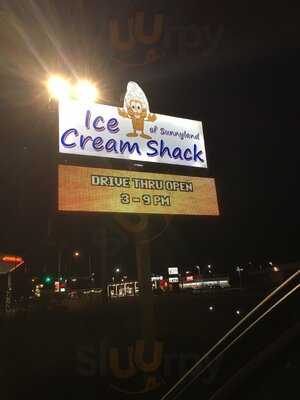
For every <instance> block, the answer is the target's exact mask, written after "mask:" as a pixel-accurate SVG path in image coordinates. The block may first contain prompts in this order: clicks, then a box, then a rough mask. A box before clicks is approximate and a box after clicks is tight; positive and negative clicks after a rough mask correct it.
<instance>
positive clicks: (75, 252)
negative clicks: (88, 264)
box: [73, 250, 80, 258]
mask: <svg viewBox="0 0 300 400" xmlns="http://www.w3.org/2000/svg"><path fill="white" fill-rule="evenodd" d="M73 255H74V257H76V258H77V257H79V256H80V253H79V251H78V250H76V251H74V253H73Z"/></svg>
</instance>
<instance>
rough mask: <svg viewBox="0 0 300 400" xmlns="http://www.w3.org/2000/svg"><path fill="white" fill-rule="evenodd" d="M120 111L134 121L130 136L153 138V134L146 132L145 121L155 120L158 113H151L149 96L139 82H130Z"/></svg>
mask: <svg viewBox="0 0 300 400" xmlns="http://www.w3.org/2000/svg"><path fill="white" fill-rule="evenodd" d="M118 112H119V115H120V116H121V117H123V118H129V119H131V121H132V129H133V132H130V133H128V134H127V136H128V137H137V136H140V137H141V138H144V139H151V136H150V135H147V134H145V132H144V126H145V121H150V122H154V121H155V120H156V115H155V114H151V113H150V110H149V104H148V100H147V97H146V95H145V93H144V92H143V90H142V89H141V88H140V87H139V85H138V84H137V83H135V82H129V83H128V85H127V91H126V94H125V98H124V106H123V108H118Z"/></svg>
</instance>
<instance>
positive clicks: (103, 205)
mask: <svg viewBox="0 0 300 400" xmlns="http://www.w3.org/2000/svg"><path fill="white" fill-rule="evenodd" d="M58 190H59V193H58V209H59V211H82V212H121V213H146V214H181V215H211V216H216V215H219V209H218V202H217V195H216V188H215V181H214V179H213V178H199V177H186V176H180V175H167V174H156V173H144V172H133V171H121V170H115V169H104V168H89V167H78V166H71V165H59V166H58Z"/></svg>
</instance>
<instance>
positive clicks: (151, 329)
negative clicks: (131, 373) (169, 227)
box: [135, 232, 155, 343]
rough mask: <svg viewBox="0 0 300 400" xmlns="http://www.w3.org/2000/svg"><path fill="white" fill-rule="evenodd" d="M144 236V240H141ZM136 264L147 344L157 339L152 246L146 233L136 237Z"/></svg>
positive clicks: (142, 325)
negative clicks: (152, 277)
mask: <svg viewBox="0 0 300 400" xmlns="http://www.w3.org/2000/svg"><path fill="white" fill-rule="evenodd" d="M141 236H142V239H141ZM135 241H136V263H137V273H138V281H139V286H140V291H139V298H140V306H141V330H142V336H143V338H144V339H145V341H147V342H149V343H150V342H153V341H154V338H155V325H154V302H153V300H154V299H153V292H152V283H151V262H150V245H149V242H148V240H147V239H146V233H145V232H144V233H143V235H141V234H139V235H138V236H137V235H136V237H135Z"/></svg>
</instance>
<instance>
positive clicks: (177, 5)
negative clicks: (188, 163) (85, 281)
mask: <svg viewBox="0 0 300 400" xmlns="http://www.w3.org/2000/svg"><path fill="white" fill-rule="evenodd" d="M225 3H226V4H225ZM1 4H2V7H1V9H2V10H3V12H2V13H1V15H0V18H1V24H0V34H1V61H0V85H1V92H0V109H1V121H2V124H1V139H0V140H1V146H0V167H1V169H0V171H1V172H0V177H1V200H0V218H1V234H0V235H1V236H0V250H3V251H10V252H19V253H20V254H23V255H24V256H25V258H26V257H27V260H28V261H29V262H30V263H31V264H32V265H33V268H34V269H35V270H39V269H42V268H44V267H45V264H46V265H47V267H48V268H50V269H51V268H54V266H55V263H56V261H55V257H56V256H55V254H56V251H55V245H57V244H59V245H60V246H62V247H64V248H65V249H66V250H65V251H66V254H69V253H70V252H71V250H72V249H74V248H75V247H76V248H81V249H83V250H82V251H83V253H85V254H87V253H88V252H91V253H92V254H93V257H94V258H95V259H96V260H98V258H99V251H100V250H99V249H98V248H97V246H96V245H97V243H98V241H97V240H95V235H97V233H95V232H96V231H97V232H98V231H99V229H100V228H101V227H102V226H104V225H105V226H106V227H107V228H106V229H107V237H108V245H109V251H108V252H109V260H108V264H109V266H110V265H116V264H120V263H121V264H123V265H124V269H127V270H128V271H133V270H134V268H133V265H134V246H133V240H132V238H131V236H130V235H128V234H127V233H125V232H123V231H122V229H120V228H119V227H118V226H117V223H116V222H115V219H114V218H113V217H112V216H105V217H102V216H91V215H87V216H67V215H65V216H58V215H57V213H56V210H55V207H56V190H57V188H56V162H57V160H58V157H57V154H56V147H55V141H56V139H57V128H58V126H57V120H56V117H57V116H56V114H55V113H54V112H50V110H49V107H48V99H47V94H46V91H45V89H44V85H43V83H44V81H45V80H46V79H47V76H48V74H49V73H51V72H59V73H64V74H66V75H67V76H70V77H71V78H72V79H75V78H76V77H82V76H83V77H90V78H91V79H93V80H94V81H96V82H97V83H98V86H99V89H100V90H101V94H102V101H104V102H107V103H109V104H113V105H119V104H120V98H121V95H122V93H123V91H124V89H125V87H126V84H127V82H128V81H129V80H135V81H137V82H138V83H139V84H140V85H141V86H142V87H143V88H144V90H145V92H146V93H147V96H148V98H149V100H150V106H151V109H152V110H153V111H154V112H158V113H161V114H169V115H174V116H182V117H187V118H193V119H199V120H201V121H203V124H204V134H205V140H206V149H207V154H208V163H209V171H208V174H209V175H210V176H213V177H215V178H216V182H217V190H218V197H219V203H220V209H221V217H219V218H195V217H174V218H172V219H171V220H170V221H169V220H168V221H167V226H166V221H165V220H164V219H163V218H162V217H155V216H154V217H151V218H150V220H149V231H150V234H151V235H153V236H155V237H156V239H155V240H153V241H152V242H151V249H152V262H153V266H152V269H153V270H155V271H159V270H164V269H165V268H166V267H167V266H169V265H187V266H188V265H190V264H194V263H197V264H198V263H200V264H201V263H204V262H208V261H210V262H215V263H218V264H220V266H221V267H220V268H222V267H223V268H225V267H226V266H230V265H232V264H233V263H235V262H240V261H241V262H246V261H247V260H250V259H251V260H253V259H256V260H261V259H275V260H277V259H278V260H282V261H289V260H291V261H292V260H297V259H299V257H300V248H299V222H300V218H299V217H300V213H299V204H300V203H299V200H300V196H299V167H298V161H299V156H298V153H299V144H300V141H299V122H298V119H299V118H298V116H299V110H298V108H299V85H298V82H299V78H298V77H299V71H300V59H299V51H298V49H299V45H300V30H299V27H298V26H297V24H298V21H299V10H298V9H297V8H295V7H293V6H292V5H291V4H290V5H289V7H287V6H285V5H283V3H281V4H279V3H278V5H277V2H272V3H264V2H261V1H260V2H257V1H252V2H249V5H248V6H246V5H245V3H244V2H229V1H227V2H221V1H219V2H216V1H209V2H207V1H205V2H199V1H184V2H182V1H180V2H179V1H178V2H176V1H160V2H159V1H152V2H148V1H147V2H146V1H109V2H104V1H88V0H85V1H75V0H74V1H72V2H71V1H62V0H61V1H46V0H43V1H22V0H18V1H4V2H3V1H1ZM138 12H144V16H145V29H146V31H147V29H148V30H151V27H152V23H153V17H154V15H156V14H161V15H163V21H164V25H163V36H162V39H160V40H159V41H158V42H157V43H155V44H153V45H145V44H141V43H140V42H139V41H138V40H136V42H135V43H134V46H132V48H130V49H129V50H127V51H121V50H120V49H119V48H117V47H116V46H115V45H114V44H113V42H112V40H111V34H110V31H109V27H110V22H111V23H115V24H118V27H119V28H120V31H121V32H123V36H122V38H125V39H126V32H127V31H128V28H127V24H128V20H130V18H132V19H133V20H134V18H136V15H137V14H136V13H138ZM298 25H299V24H298ZM110 165H111V164H110ZM116 166H118V167H120V165H113V167H116ZM122 166H123V167H124V168H129V167H130V165H129V164H122ZM151 168H152V170H153V168H154V167H153V166H150V167H148V168H147V167H146V169H145V170H151ZM156 170H161V171H162V172H167V170H166V168H165V167H164V168H162V169H157V168H156ZM169 171H170V172H174V173H175V172H176V173H178V172H180V173H181V174H185V173H186V174H187V175H189V174H196V173H198V171H193V170H191V169H183V170H182V169H181V171H178V170H175V169H173V170H172V169H171V170H169ZM65 257H66V260H67V256H65ZM85 260H86V259H85ZM49 264H50V265H49Z"/></svg>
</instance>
